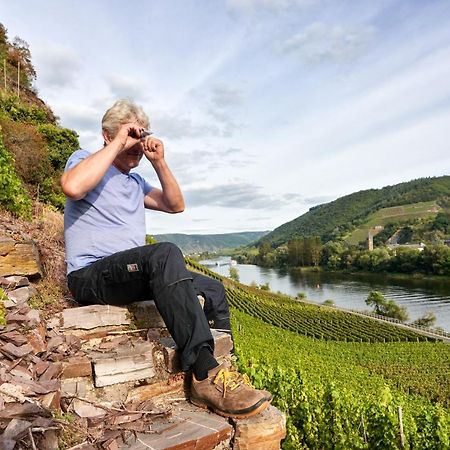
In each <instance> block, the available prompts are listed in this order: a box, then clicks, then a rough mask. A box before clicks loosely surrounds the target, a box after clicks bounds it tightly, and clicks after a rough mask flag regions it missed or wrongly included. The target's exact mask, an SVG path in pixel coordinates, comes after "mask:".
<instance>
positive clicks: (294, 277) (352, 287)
mask: <svg viewBox="0 0 450 450" xmlns="http://www.w3.org/2000/svg"><path fill="white" fill-rule="evenodd" d="M221 264H224V261H223V259H222V260H221ZM234 267H236V269H237V270H238V273H239V278H240V281H241V283H244V284H251V283H252V282H254V283H256V284H257V285H261V284H265V283H269V286H270V289H271V290H272V291H274V292H277V291H280V292H283V293H286V294H288V295H292V296H295V295H297V294H298V293H299V292H303V293H305V294H306V296H307V298H308V299H309V300H311V301H313V302H317V303H322V302H324V301H325V300H328V299H332V300H333V301H334V302H335V304H336V305H337V306H341V307H343V308H350V309H356V310H363V311H365V310H368V309H369V308H368V306H367V305H366V304H365V300H366V298H367V296H368V294H369V292H370V291H371V290H378V291H381V292H382V293H383V294H384V295H385V296H386V297H387V298H391V299H393V300H395V301H396V302H397V303H398V304H399V305H401V306H406V308H407V310H408V313H409V316H410V320H411V321H413V320H415V319H417V318H419V317H421V316H423V315H424V314H425V313H426V312H428V311H433V312H434V313H435V315H436V318H437V320H436V326H439V327H442V328H443V329H444V330H446V331H450V283H449V282H445V281H439V280H437V281H435V280H424V279H419V278H414V277H408V278H402V279H391V278H387V277H386V276H383V275H380V274H359V273H355V274H341V273H328V272H302V271H299V270H291V271H283V270H279V269H269V268H264V267H258V266H254V265H251V264H237V265H235V266H234ZM210 269H211V270H214V271H215V272H217V273H219V274H220V275H224V276H229V273H230V266H229V265H220V266H210Z"/></svg>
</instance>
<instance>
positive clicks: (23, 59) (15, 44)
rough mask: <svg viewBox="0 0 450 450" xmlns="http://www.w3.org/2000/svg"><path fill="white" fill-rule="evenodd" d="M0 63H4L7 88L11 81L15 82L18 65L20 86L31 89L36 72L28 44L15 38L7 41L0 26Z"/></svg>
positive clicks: (5, 31)
mask: <svg viewBox="0 0 450 450" xmlns="http://www.w3.org/2000/svg"><path fill="white" fill-rule="evenodd" d="M0 61H2V72H3V61H4V62H5V66H4V69H5V72H6V78H7V85H9V86H8V87H10V88H11V87H12V86H14V85H12V86H11V81H13V82H14V83H15V82H16V80H17V75H18V70H17V69H18V66H19V64H20V73H19V76H20V85H21V86H23V87H26V88H28V89H31V88H32V84H33V81H34V80H35V78H36V71H35V69H34V67H33V64H32V62H31V52H30V49H29V46H28V43H27V42H25V41H24V40H23V39H20V38H19V37H15V38H14V39H13V41H12V42H9V40H8V33H7V30H6V28H5V27H4V26H3V25H2V24H0Z"/></svg>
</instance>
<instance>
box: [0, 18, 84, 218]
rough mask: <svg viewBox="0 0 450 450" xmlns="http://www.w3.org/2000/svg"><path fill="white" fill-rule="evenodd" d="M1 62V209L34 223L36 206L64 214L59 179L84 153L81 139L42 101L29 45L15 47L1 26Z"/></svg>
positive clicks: (16, 40) (23, 44)
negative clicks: (75, 157)
mask: <svg viewBox="0 0 450 450" xmlns="http://www.w3.org/2000/svg"><path fill="white" fill-rule="evenodd" d="M0 60H3V61H4V62H5V65H4V70H3V71H2V72H3V73H2V75H3V77H2V78H3V80H2V81H3V82H2V83H1V84H0V207H1V208H4V209H5V210H7V211H10V212H11V213H13V214H15V215H16V216H19V217H23V218H28V219H30V218H31V216H32V203H33V202H34V201H39V202H43V203H46V204H49V205H52V206H53V207H56V208H57V209H62V207H63V205H64V196H63V194H62V192H61V189H60V186H59V177H60V175H61V173H62V170H63V168H64V165H65V162H66V160H67V158H68V156H69V155H70V154H71V153H72V152H73V151H74V150H76V149H77V148H79V143H78V136H77V134H76V133H75V132H74V131H72V130H69V129H66V128H62V127H60V126H59V125H58V123H57V120H56V118H55V116H54V114H53V112H52V111H51V109H50V108H49V107H48V106H47V105H46V104H45V103H44V102H43V101H42V100H41V99H39V97H38V96H37V94H36V92H35V90H34V88H33V81H34V78H35V76H36V73H35V71H34V68H33V65H32V63H31V54H30V51H29V50H28V45H27V43H26V42H25V41H23V40H21V39H19V38H15V39H14V41H13V42H9V40H8V37H7V33H6V29H5V27H4V26H3V25H1V24H0ZM19 74H20V77H19V78H18V75H19Z"/></svg>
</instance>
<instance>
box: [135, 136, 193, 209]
mask: <svg viewBox="0 0 450 450" xmlns="http://www.w3.org/2000/svg"><path fill="white" fill-rule="evenodd" d="M143 144H144V155H145V157H146V158H147V159H148V160H149V161H150V162H151V164H152V166H153V168H154V169H155V172H156V175H157V176H158V178H159V182H160V183H161V188H162V189H158V188H153V189H152V190H151V191H150V192H149V193H148V194H147V195H146V196H145V198H144V205H145V207H146V208H148V209H154V210H156V211H164V212H168V213H180V212H183V211H184V206H185V205H184V199H183V194H182V193H181V189H180V186H179V185H178V182H177V180H176V179H175V177H174V176H173V174H172V172H171V171H170V169H169V166H168V165H167V163H166V160H165V159H164V144H163V143H162V141H160V140H159V139H156V138H153V137H147V138H146V139H145V140H144V142H143Z"/></svg>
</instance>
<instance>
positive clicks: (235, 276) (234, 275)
mask: <svg viewBox="0 0 450 450" xmlns="http://www.w3.org/2000/svg"><path fill="white" fill-rule="evenodd" d="M230 278H231V279H232V280H233V281H238V282H239V271H238V270H237V268H236V267H233V266H230Z"/></svg>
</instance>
